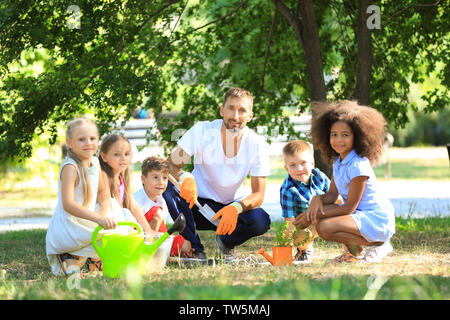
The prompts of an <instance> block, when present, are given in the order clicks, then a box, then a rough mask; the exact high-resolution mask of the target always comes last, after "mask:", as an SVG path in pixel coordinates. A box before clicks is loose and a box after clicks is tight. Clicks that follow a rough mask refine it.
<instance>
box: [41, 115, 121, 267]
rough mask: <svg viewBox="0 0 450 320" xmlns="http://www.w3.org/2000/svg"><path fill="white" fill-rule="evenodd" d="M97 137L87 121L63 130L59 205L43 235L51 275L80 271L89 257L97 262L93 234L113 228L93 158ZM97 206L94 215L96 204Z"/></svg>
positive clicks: (97, 164) (98, 166)
mask: <svg viewBox="0 0 450 320" xmlns="http://www.w3.org/2000/svg"><path fill="white" fill-rule="evenodd" d="M98 141H99V134H98V129H97V126H96V124H95V123H94V122H92V121H91V120H89V119H88V118H85V117H81V118H78V119H75V120H72V121H70V122H69V123H68V124H67V129H66V145H67V149H68V152H67V157H66V158H65V159H64V161H63V163H62V165H61V168H60V173H59V187H58V203H57V206H56V209H55V212H54V214H53V216H52V219H51V220H50V223H49V227H48V230H47V234H46V251H47V259H48V261H49V263H50V266H51V269H52V272H53V273H54V274H55V275H58V274H61V273H63V274H65V275H68V274H71V273H73V272H78V271H80V269H81V267H82V266H83V265H84V264H85V263H86V261H87V259H88V257H91V258H93V259H94V260H97V261H98V255H97V253H96V252H95V250H94V248H93V247H92V242H91V237H92V231H93V229H94V228H95V227H97V225H101V226H103V228H104V229H112V228H115V227H116V223H115V221H114V219H113V218H111V217H108V216H107V210H108V208H109V203H108V200H109V197H108V194H107V189H106V188H105V186H106V183H105V182H104V181H103V179H102V178H101V175H100V164H99V162H98V158H97V157H95V156H94V154H95V153H96V152H97V148H98ZM97 202H98V203H99V204H100V210H99V212H95V211H94V210H95V205H96V203H97Z"/></svg>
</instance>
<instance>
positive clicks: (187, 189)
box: [180, 172, 198, 209]
mask: <svg viewBox="0 0 450 320" xmlns="http://www.w3.org/2000/svg"><path fill="white" fill-rule="evenodd" d="M180 185H181V187H180V197H182V198H183V199H184V200H186V202H187V203H188V204H189V208H191V209H192V207H193V206H194V204H195V202H196V201H197V197H198V192H197V184H196V183H195V179H194V176H193V175H192V174H190V173H189V172H183V173H181V175H180Z"/></svg>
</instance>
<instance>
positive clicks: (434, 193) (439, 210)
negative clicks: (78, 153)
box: [0, 180, 450, 232]
mask: <svg viewBox="0 0 450 320" xmlns="http://www.w3.org/2000/svg"><path fill="white" fill-rule="evenodd" d="M379 183H380V185H381V188H382V190H383V191H384V192H385V193H386V194H387V196H388V197H389V198H390V200H391V201H392V204H393V205H394V208H395V212H396V215H397V216H400V215H401V216H407V215H411V216H413V217H425V216H436V215H438V216H449V215H450V182H449V181H445V182H441V181H411V180H409V181H408V180H395V181H387V182H385V181H379ZM248 189H249V188H248ZM279 189H280V186H279V185H275V184H271V185H268V186H267V190H266V198H265V201H264V203H263V205H262V207H263V208H264V209H265V210H266V211H267V212H268V213H269V215H270V217H271V219H272V220H273V221H275V220H281V219H282V218H281V207H280V192H279ZM55 206H56V202H55V203H54V205H53V206H50V207H45V208H39V209H36V210H37V212H36V213H34V214H33V215H32V216H30V210H29V209H27V210H25V209H26V208H25V207H24V208H20V207H15V208H0V232H5V231H9V230H23V229H36V228H41V229H46V228H47V227H48V222H49V220H50V217H51V214H52V212H53V208H54V207H55ZM170 220H171V219H170V217H169V221H168V222H171V221H170Z"/></svg>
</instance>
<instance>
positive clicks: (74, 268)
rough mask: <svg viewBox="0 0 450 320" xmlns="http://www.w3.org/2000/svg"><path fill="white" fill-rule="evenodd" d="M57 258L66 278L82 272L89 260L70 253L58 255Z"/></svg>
mask: <svg viewBox="0 0 450 320" xmlns="http://www.w3.org/2000/svg"><path fill="white" fill-rule="evenodd" d="M57 258H58V262H59V264H60V266H61V269H62V271H63V272H64V274H65V275H66V276H69V275H71V274H73V273H77V272H80V271H81V268H82V267H83V265H84V264H85V263H86V260H87V257H81V256H76V255H72V254H70V253H63V254H58V255H57Z"/></svg>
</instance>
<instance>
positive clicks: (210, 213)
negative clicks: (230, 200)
mask: <svg viewBox="0 0 450 320" xmlns="http://www.w3.org/2000/svg"><path fill="white" fill-rule="evenodd" d="M169 180H170V182H172V183H173V185H174V186H175V187H177V188H178V191H179V190H180V183H179V182H178V181H177V180H176V179H175V178H174V177H173V176H172V175H171V174H170V173H169ZM195 205H196V206H197V207H198V210H199V211H200V213H201V214H203V215H204V216H205V218H206V219H208V220H209V221H211V223H213V224H214V225H216V226H217V225H219V221H220V219H217V220H215V221H214V220H213V217H214V215H215V214H216V213H215V212H214V210H213V209H211V208H210V207H209V206H208V205H207V204H205V205H204V206H202V205H201V204H200V202H198V200H196V201H195Z"/></svg>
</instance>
